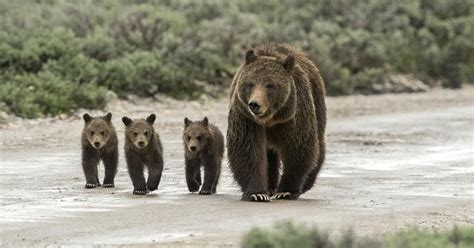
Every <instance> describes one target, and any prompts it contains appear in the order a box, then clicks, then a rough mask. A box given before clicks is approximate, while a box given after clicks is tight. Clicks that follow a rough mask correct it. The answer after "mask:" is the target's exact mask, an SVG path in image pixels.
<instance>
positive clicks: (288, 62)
mask: <svg viewBox="0 0 474 248" xmlns="http://www.w3.org/2000/svg"><path fill="white" fill-rule="evenodd" d="M283 67H285V69H286V70H287V71H289V72H292V71H293V68H295V57H294V56H293V55H291V54H290V55H288V56H286V58H285V61H284V62H283Z"/></svg>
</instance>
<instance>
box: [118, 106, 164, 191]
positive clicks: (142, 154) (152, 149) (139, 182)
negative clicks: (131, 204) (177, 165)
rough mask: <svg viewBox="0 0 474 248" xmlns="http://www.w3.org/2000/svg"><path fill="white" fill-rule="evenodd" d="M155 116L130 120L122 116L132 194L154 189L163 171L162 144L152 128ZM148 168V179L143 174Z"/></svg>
mask: <svg viewBox="0 0 474 248" xmlns="http://www.w3.org/2000/svg"><path fill="white" fill-rule="evenodd" d="M155 119H156V116H155V115H154V114H151V115H150V116H148V117H147V118H146V119H135V120H132V119H130V118H128V117H126V116H125V117H123V118H122V121H123V123H124V124H125V126H126V127H125V158H126V160H127V167H128V173H129V175H130V178H131V179H132V183H133V188H134V189H133V194H137V195H144V194H146V193H148V192H149V191H153V190H156V189H157V188H158V185H159V184H160V180H161V173H162V171H163V146H162V145H161V141H160V137H159V135H158V133H156V132H155V129H154V128H153V123H154V122H155ZM145 166H146V167H147V169H148V180H146V181H145V177H144V175H143V172H144V168H145Z"/></svg>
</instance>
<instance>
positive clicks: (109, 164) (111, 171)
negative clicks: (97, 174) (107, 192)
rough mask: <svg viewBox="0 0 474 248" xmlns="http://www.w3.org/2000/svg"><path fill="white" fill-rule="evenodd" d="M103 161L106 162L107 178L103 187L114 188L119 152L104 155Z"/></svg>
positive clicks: (115, 150)
mask: <svg viewBox="0 0 474 248" xmlns="http://www.w3.org/2000/svg"><path fill="white" fill-rule="evenodd" d="M102 161H103V162H104V167H105V176H104V183H103V185H102V187H104V188H113V187H115V184H114V179H115V175H116V174H117V165H118V151H117V149H114V150H113V151H111V152H108V153H104V154H103V155H102Z"/></svg>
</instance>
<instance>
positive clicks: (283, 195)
mask: <svg viewBox="0 0 474 248" xmlns="http://www.w3.org/2000/svg"><path fill="white" fill-rule="evenodd" d="M299 196H300V194H297V193H291V192H276V193H275V194H274V195H273V196H272V199H276V200H296V199H298V197H299Z"/></svg>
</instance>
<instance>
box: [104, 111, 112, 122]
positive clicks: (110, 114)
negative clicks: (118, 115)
mask: <svg viewBox="0 0 474 248" xmlns="http://www.w3.org/2000/svg"><path fill="white" fill-rule="evenodd" d="M103 118H104V120H106V121H108V122H110V121H112V113H110V112H108V113H107V114H106V115H104V117H103Z"/></svg>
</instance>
